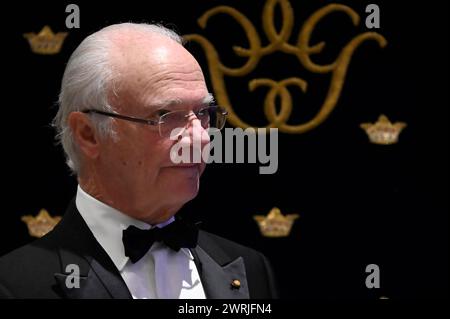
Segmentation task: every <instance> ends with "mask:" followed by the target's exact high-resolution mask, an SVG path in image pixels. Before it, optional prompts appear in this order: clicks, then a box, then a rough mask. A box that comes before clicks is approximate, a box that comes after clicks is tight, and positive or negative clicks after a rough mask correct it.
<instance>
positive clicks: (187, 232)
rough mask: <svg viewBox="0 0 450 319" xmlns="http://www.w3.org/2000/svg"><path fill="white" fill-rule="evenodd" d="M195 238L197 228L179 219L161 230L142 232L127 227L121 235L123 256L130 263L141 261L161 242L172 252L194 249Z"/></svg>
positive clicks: (153, 229) (156, 228) (154, 229)
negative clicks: (128, 259)
mask: <svg viewBox="0 0 450 319" xmlns="http://www.w3.org/2000/svg"><path fill="white" fill-rule="evenodd" d="M197 238H198V228H197V226H196V225H194V224H191V223H188V222H187V221H185V220H182V219H181V218H179V217H176V218H175V220H174V221H173V222H172V223H170V224H169V225H167V226H165V227H163V228H158V227H154V228H152V229H147V230H143V229H139V228H137V227H135V226H129V227H128V228H127V229H125V230H124V231H123V233H122V241H123V246H124V247H125V256H127V257H130V260H131V262H132V263H135V262H137V261H138V260H139V259H141V258H142V257H143V256H144V255H145V254H146V253H147V252H148V250H149V249H150V248H151V247H152V245H153V243H154V242H155V241H162V242H164V243H165V244H166V245H167V246H168V247H170V248H172V249H173V250H175V251H179V250H180V249H181V248H194V247H195V246H196V245H197Z"/></svg>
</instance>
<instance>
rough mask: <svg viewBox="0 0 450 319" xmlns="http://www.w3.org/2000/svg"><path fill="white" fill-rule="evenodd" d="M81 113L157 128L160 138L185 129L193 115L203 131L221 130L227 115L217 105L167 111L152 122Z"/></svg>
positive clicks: (122, 116) (102, 113)
mask: <svg viewBox="0 0 450 319" xmlns="http://www.w3.org/2000/svg"><path fill="white" fill-rule="evenodd" d="M82 112H83V113H87V114H92V113H95V114H100V115H105V116H110V117H114V118H118V119H121V120H126V121H131V122H136V123H142V124H147V125H153V126H159V135H160V136H161V137H169V136H170V134H171V133H172V132H173V130H175V129H182V128H185V127H186V126H187V125H188V122H189V117H191V115H195V116H196V117H197V118H198V119H199V120H200V122H201V125H202V127H203V128H204V129H213V130H214V129H217V130H221V129H222V128H223V127H224V126H225V121H226V118H227V114H228V112H227V111H226V110H225V109H224V108H223V107H221V106H218V105H211V106H207V107H204V108H202V109H200V110H198V111H196V112H193V111H169V112H167V113H164V114H162V115H158V116H157V119H153V120H152V119H143V118H137V117H132V116H126V115H122V114H117V113H110V112H104V111H100V110H95V109H88V110H84V111H82ZM158 117H159V118H158Z"/></svg>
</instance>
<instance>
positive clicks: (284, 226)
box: [253, 207, 299, 237]
mask: <svg viewBox="0 0 450 319" xmlns="http://www.w3.org/2000/svg"><path fill="white" fill-rule="evenodd" d="M298 217H299V215H298V214H289V215H286V216H284V215H283V214H281V211H280V210H279V209H278V208H277V207H274V208H272V210H271V211H270V212H269V214H267V216H264V215H255V216H253V218H254V219H255V221H256V222H257V223H258V226H259V230H260V231H261V234H262V235H263V236H266V237H286V236H289V234H290V232H291V229H292V225H293V224H294V220H296V219H297V218H298Z"/></svg>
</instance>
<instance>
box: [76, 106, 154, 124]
mask: <svg viewBox="0 0 450 319" xmlns="http://www.w3.org/2000/svg"><path fill="white" fill-rule="evenodd" d="M82 112H83V113H87V114H90V113H96V114H100V115H105V116H111V117H115V118H119V119H122V120H127V121H132V122H137V123H144V124H148V125H158V124H159V123H158V121H155V120H146V119H138V118H136V117H131V116H125V115H121V114H116V113H109V112H104V111H100V110H92V109H91V110H84V111H82Z"/></svg>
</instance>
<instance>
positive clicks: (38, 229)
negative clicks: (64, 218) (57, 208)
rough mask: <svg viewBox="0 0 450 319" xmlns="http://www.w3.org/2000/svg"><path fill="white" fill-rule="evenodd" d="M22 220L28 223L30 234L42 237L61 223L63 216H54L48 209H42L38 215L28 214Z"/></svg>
mask: <svg viewBox="0 0 450 319" xmlns="http://www.w3.org/2000/svg"><path fill="white" fill-rule="evenodd" d="M21 220H22V221H23V222H24V223H26V224H27V227H28V233H29V234H30V236H32V237H37V238H41V237H42V236H44V235H45V234H47V233H48V232H49V231H51V230H52V229H53V228H54V227H55V226H56V224H58V223H59V221H60V220H61V216H55V217H52V216H50V214H49V213H48V211H47V210H45V209H41V210H40V211H39V214H38V215H37V216H36V217H33V216H31V215H26V216H22V218H21Z"/></svg>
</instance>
